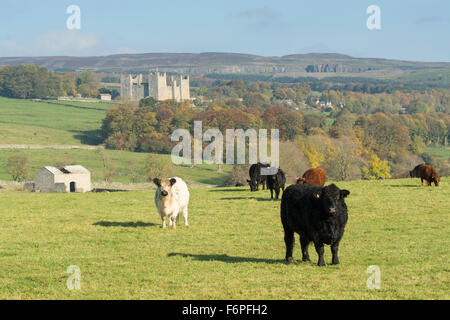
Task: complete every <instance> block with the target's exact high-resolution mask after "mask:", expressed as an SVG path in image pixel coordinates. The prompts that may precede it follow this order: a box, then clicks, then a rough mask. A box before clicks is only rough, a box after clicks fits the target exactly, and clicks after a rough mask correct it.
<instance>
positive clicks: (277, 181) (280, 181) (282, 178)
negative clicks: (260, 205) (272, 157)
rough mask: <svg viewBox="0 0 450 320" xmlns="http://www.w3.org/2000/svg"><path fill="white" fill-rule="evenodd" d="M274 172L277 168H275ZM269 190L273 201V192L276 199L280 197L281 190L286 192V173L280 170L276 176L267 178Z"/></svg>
mask: <svg viewBox="0 0 450 320" xmlns="http://www.w3.org/2000/svg"><path fill="white" fill-rule="evenodd" d="M273 169H274V171H275V170H276V168H273ZM266 179H267V189H269V190H270V199H273V191H274V190H275V199H276V200H278V198H279V197H280V189H281V190H283V192H284V186H285V185H286V175H285V174H284V171H283V170H281V169H278V171H277V173H276V174H273V175H268V176H266Z"/></svg>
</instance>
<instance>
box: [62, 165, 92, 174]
mask: <svg viewBox="0 0 450 320" xmlns="http://www.w3.org/2000/svg"><path fill="white" fill-rule="evenodd" d="M64 170H66V171H68V172H69V173H77V174H80V173H81V174H88V173H90V172H89V170H88V169H86V168H85V167H83V166H80V165H76V166H65V167H64Z"/></svg>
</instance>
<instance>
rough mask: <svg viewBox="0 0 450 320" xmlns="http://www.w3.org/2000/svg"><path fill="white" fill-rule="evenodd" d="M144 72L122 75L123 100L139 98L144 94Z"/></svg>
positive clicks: (121, 94) (121, 92)
mask: <svg viewBox="0 0 450 320" xmlns="http://www.w3.org/2000/svg"><path fill="white" fill-rule="evenodd" d="M143 89H144V88H143V84H142V74H139V75H136V76H133V75H131V74H129V75H121V76H120V96H121V98H122V100H132V101H135V100H139V98H141V96H143V95H144V90H143Z"/></svg>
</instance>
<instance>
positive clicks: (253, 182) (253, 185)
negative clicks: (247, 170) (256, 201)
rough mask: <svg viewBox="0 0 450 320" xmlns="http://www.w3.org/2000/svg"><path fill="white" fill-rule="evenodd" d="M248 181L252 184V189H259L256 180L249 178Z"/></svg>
mask: <svg viewBox="0 0 450 320" xmlns="http://www.w3.org/2000/svg"><path fill="white" fill-rule="evenodd" d="M247 182H248V184H249V185H250V191H256V190H257V184H256V180H247Z"/></svg>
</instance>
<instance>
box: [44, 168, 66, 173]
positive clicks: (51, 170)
mask: <svg viewBox="0 0 450 320" xmlns="http://www.w3.org/2000/svg"><path fill="white" fill-rule="evenodd" d="M44 169H46V170H47V171H49V172H51V173H53V174H54V175H59V174H64V173H62V171H61V170H59V169H58V168H55V167H50V166H47V167H44Z"/></svg>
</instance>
